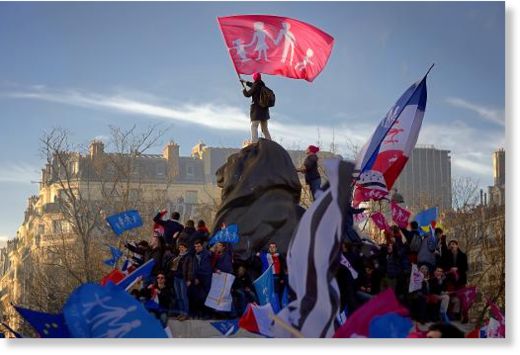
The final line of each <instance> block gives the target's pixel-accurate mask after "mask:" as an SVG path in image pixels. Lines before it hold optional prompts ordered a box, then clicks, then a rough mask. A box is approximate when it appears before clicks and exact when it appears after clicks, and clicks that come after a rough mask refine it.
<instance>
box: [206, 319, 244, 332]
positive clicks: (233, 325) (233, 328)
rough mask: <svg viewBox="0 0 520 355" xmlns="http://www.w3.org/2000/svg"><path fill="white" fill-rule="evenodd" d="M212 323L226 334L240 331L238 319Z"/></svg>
mask: <svg viewBox="0 0 520 355" xmlns="http://www.w3.org/2000/svg"><path fill="white" fill-rule="evenodd" d="M210 324H211V325H212V326H214V327H215V328H217V330H218V331H219V332H221V333H222V335H225V336H230V335H233V334H235V333H236V332H238V319H232V320H223V321H218V322H211V323H210Z"/></svg>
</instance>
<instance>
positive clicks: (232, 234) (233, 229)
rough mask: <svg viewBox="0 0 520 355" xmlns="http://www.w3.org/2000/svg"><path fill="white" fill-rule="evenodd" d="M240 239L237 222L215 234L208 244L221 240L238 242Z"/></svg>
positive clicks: (232, 242) (223, 241) (222, 241)
mask: <svg viewBox="0 0 520 355" xmlns="http://www.w3.org/2000/svg"><path fill="white" fill-rule="evenodd" d="M239 241H240V237H239V235H238V226H237V225H236V224H231V225H229V226H227V227H225V228H222V229H221V230H219V231H218V232H217V233H215V235H214V236H213V237H212V238H211V239H210V240H209V242H208V244H209V245H210V246H211V245H213V244H216V243H219V242H220V243H231V244H236V243H238V242H239Z"/></svg>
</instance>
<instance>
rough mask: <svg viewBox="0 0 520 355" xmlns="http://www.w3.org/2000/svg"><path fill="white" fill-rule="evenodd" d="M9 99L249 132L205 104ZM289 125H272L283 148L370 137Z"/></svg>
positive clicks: (23, 94)
mask: <svg viewBox="0 0 520 355" xmlns="http://www.w3.org/2000/svg"><path fill="white" fill-rule="evenodd" d="M8 96H9V97H13V98H20V99H33V100H42V101H47V102H56V103H60V104H66V105H73V106H79V107H85V108H91V109H106V110H110V111H113V112H118V113H126V114H136V115H143V116H148V117H152V118H156V119H161V120H168V121H175V122H179V123H189V124H193V125H199V126H204V127H207V128H211V129H217V130H226V131H241V132H244V131H248V130H249V116H248V114H247V112H245V110H243V109H242V108H238V107H234V106H229V105H222V104H214V103H205V104H182V105H178V106H175V105H170V104H161V103H158V102H163V101H164V100H161V99H160V98H157V97H154V96H152V95H149V94H146V95H140V98H139V99H133V98H129V97H126V96H125V95H124V94H117V95H100V94H97V93H85V92H81V91H78V90H63V91H59V90H50V89H48V88H44V87H42V88H40V89H35V88H34V87H33V88H31V89H29V90H26V91H17V92H13V93H10V94H8ZM144 98H145V99H144ZM290 122H291V119H290V118H289V117H284V116H283V115H278V117H277V119H276V120H271V121H270V123H269V127H270V128H269V130H270V131H271V135H272V136H273V137H277V140H279V141H282V142H283V144H284V145H287V144H292V145H297V146H301V147H304V146H306V145H307V144H309V143H315V142H316V141H317V139H318V135H319V136H320V138H321V141H322V142H331V141H332V137H333V136H334V137H335V140H336V142H337V143H336V144H337V145H338V146H339V149H340V150H341V149H342V147H343V148H345V149H346V146H345V145H342V142H343V141H344V140H345V139H346V138H347V137H348V138H349V139H350V140H352V141H353V142H355V143H362V141H363V140H364V139H366V137H368V135H369V134H370V132H368V126H367V125H357V126H358V127H357V128H356V129H353V128H352V125H347V124H341V125H337V126H335V127H327V126H323V125H321V124H319V123H318V122H316V124H295V123H290ZM292 122H294V121H292ZM318 132H319V133H318Z"/></svg>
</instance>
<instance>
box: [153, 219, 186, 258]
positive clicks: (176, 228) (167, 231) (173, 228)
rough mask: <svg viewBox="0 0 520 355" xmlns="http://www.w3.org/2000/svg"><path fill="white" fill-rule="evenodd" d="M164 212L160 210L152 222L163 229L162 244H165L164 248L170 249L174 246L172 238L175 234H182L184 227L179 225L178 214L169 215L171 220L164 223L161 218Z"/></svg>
mask: <svg viewBox="0 0 520 355" xmlns="http://www.w3.org/2000/svg"><path fill="white" fill-rule="evenodd" d="M166 212H167V211H166V210H162V211H160V212H159V213H157V215H155V217H154V218H153V221H154V222H155V223H157V224H158V225H161V226H163V228H164V242H165V243H166V248H168V249H170V248H171V247H172V246H174V245H175V244H174V237H175V235H176V234H177V233H180V232H182V230H183V229H184V226H183V225H182V224H180V223H179V218H180V217H181V216H180V214H179V212H173V213H172V215H171V219H168V220H167V221H164V220H163V219H162V217H163V216H164V215H165V214H166Z"/></svg>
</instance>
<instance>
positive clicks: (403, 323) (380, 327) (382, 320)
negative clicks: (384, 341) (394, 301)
mask: <svg viewBox="0 0 520 355" xmlns="http://www.w3.org/2000/svg"><path fill="white" fill-rule="evenodd" d="M412 327H413V323H412V321H411V320H410V319H408V318H406V317H403V316H400V315H399V314H397V313H393V312H392V313H387V314H383V315H381V316H376V317H374V318H373V319H372V320H371V321H370V324H369V329H368V337H369V338H406V337H407V336H408V333H410V329H411V328H412Z"/></svg>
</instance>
